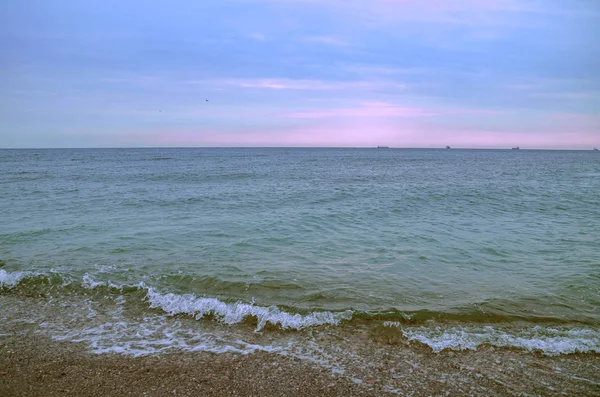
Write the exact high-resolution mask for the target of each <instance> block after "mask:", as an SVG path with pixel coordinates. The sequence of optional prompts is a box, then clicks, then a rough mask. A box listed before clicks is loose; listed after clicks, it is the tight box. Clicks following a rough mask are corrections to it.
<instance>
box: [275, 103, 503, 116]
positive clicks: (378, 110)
mask: <svg viewBox="0 0 600 397" xmlns="http://www.w3.org/2000/svg"><path fill="white" fill-rule="evenodd" d="M453 114H489V115H494V114H506V112H502V111H494V110H485V109H447V110H436V109H424V108H415V107H406V106H398V105H394V104H390V103H385V102H365V103H362V104H361V105H360V106H356V107H351V108H330V109H324V110H308V111H300V112H292V113H288V114H285V115H284V116H283V117H285V118H300V119H319V118H338V117H424V116H446V115H453Z"/></svg>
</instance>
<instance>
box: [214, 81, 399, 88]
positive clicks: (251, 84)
mask: <svg viewBox="0 0 600 397" xmlns="http://www.w3.org/2000/svg"><path fill="white" fill-rule="evenodd" d="M223 83H224V84H227V85H233V86H238V87H241V88H263V89H274V90H315V91H318V90H345V89H376V88H382V87H395V88H404V87H405V86H404V85H403V84H399V83H395V82H386V81H322V80H304V79H232V80H226V81H224V82H223Z"/></svg>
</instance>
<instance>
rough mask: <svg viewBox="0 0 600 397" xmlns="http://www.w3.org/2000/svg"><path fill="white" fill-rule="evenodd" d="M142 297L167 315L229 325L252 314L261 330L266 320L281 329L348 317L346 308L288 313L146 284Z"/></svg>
mask: <svg viewBox="0 0 600 397" xmlns="http://www.w3.org/2000/svg"><path fill="white" fill-rule="evenodd" d="M146 299H147V300H148V302H149V303H150V307H152V308H160V309H162V310H163V311H164V312H166V313H168V314H170V315H176V314H188V315H191V316H193V317H195V318H196V319H200V318H202V317H204V316H208V315H213V316H215V317H216V318H218V319H219V321H221V322H222V323H225V324H229V325H233V324H237V323H240V322H242V321H243V320H244V319H246V318H248V317H255V318H256V319H257V320H258V324H257V325H256V331H260V330H262V329H263V328H264V327H265V326H266V325H267V324H271V325H275V326H279V327H281V328H283V329H297V330H300V329H303V328H307V327H311V326H318V325H337V324H339V323H340V322H341V321H343V320H350V319H351V318H352V312H351V311H350V310H347V311H344V312H336V313H334V312H312V313H310V314H307V315H301V314H291V313H288V312H285V311H282V310H281V309H279V308H278V307H276V306H271V307H262V306H255V305H253V304H248V303H243V302H237V303H225V302H222V301H220V300H219V299H216V298H198V297H196V296H195V295H191V294H186V295H178V294H173V293H168V294H161V293H159V292H156V291H155V290H154V289H153V288H151V287H149V288H148V293H147V295H146Z"/></svg>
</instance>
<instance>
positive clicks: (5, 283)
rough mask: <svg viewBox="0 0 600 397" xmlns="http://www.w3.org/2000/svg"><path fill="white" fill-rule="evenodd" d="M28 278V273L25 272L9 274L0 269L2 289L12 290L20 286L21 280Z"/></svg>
mask: <svg viewBox="0 0 600 397" xmlns="http://www.w3.org/2000/svg"><path fill="white" fill-rule="evenodd" d="M25 277H27V273H24V272H7V271H6V270H3V269H0V287H9V288H12V287H14V286H15V285H17V284H19V282H20V281H21V279H23V278H25Z"/></svg>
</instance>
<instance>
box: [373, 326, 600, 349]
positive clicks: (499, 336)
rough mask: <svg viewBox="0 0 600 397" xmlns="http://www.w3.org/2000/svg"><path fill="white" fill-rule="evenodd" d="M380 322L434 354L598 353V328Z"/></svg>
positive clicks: (599, 334)
mask: <svg viewBox="0 0 600 397" xmlns="http://www.w3.org/2000/svg"><path fill="white" fill-rule="evenodd" d="M384 325H385V326H388V327H398V328H400V330H401V332H402V334H403V335H404V337H405V338H406V339H407V340H409V341H416V342H420V343H422V344H424V345H427V346H429V347H430V348H431V349H432V350H433V351H434V352H436V353H437V352H441V351H443V350H477V348H478V347H479V346H481V345H491V346H496V347H512V348H518V349H523V350H527V351H538V352H541V353H543V354H545V355H547V356H557V355H560V354H572V353H600V330H594V329H572V328H562V329H561V328H550V327H542V326H535V327H531V328H519V329H511V330H504V329H501V328H495V327H492V326H485V327H465V326H462V327H415V328H408V327H407V328H403V327H402V326H401V325H400V323H396V322H386V323H384Z"/></svg>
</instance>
